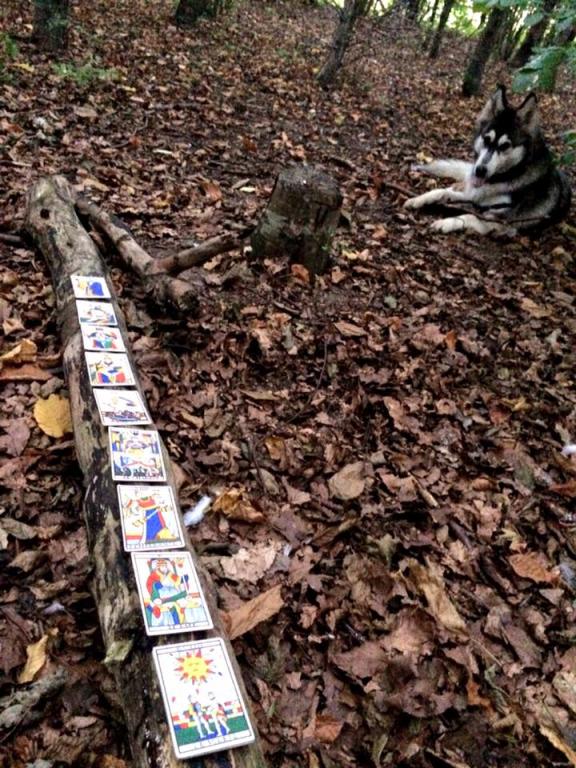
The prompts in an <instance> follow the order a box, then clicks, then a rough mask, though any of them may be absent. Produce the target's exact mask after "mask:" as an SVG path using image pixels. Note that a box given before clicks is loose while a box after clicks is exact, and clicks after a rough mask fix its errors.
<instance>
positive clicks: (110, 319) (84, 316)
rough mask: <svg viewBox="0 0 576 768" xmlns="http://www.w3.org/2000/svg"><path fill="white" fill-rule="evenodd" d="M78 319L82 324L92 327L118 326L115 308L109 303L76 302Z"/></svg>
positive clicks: (83, 300) (79, 300) (82, 300)
mask: <svg viewBox="0 0 576 768" xmlns="http://www.w3.org/2000/svg"><path fill="white" fill-rule="evenodd" d="M76 309H77V310H78V319H79V320H80V324H81V325H82V324H83V323H89V324H90V325H118V320H116V313H115V312H114V307H113V306H112V304H111V303H110V302H109V301H86V300H85V299H78V300H77V302H76Z"/></svg>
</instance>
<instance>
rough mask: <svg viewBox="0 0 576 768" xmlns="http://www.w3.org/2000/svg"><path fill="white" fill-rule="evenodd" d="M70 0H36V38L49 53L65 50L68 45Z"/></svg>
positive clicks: (41, 47) (37, 42) (42, 48)
mask: <svg viewBox="0 0 576 768" xmlns="http://www.w3.org/2000/svg"><path fill="white" fill-rule="evenodd" d="M69 17H70V0H34V32H33V35H34V39H35V40H36V44H37V45H38V47H39V48H40V49H41V50H43V51H47V52H49V53H58V52H59V51H64V50H65V49H66V47H67V45H68V27H69V23H70V20H69Z"/></svg>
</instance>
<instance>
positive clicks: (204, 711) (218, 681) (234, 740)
mask: <svg viewBox="0 0 576 768" xmlns="http://www.w3.org/2000/svg"><path fill="white" fill-rule="evenodd" d="M153 653H154V662H155V665H156V671H157V673H158V679H159V681H160V687H161V689H162V698H163V699H164V706H165V708H166V715H167V717H168V724H169V726H170V731H171V735H172V742H173V744H174V749H175V751H176V756H177V757H178V758H180V759H183V760H184V759H186V758H190V757H196V756H198V755H205V754H208V753H209V752H218V751H220V750H223V749H232V748H233V747H239V746H241V745H242V744H249V743H250V742H251V741H254V731H253V729H252V726H251V724H250V720H249V717H248V711H247V709H246V705H245V703H244V701H243V700H242V695H241V693H240V688H239V686H238V683H237V682H236V678H235V676H234V670H233V669H232V665H231V663H230V658H229V656H228V652H227V650H226V646H225V645H224V641H223V640H222V639H221V638H219V637H215V638H210V639H209V640H195V641H193V642H189V643H180V644H177V645H161V646H157V647H156V648H154V651H153Z"/></svg>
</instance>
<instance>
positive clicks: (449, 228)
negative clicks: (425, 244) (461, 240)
mask: <svg viewBox="0 0 576 768" xmlns="http://www.w3.org/2000/svg"><path fill="white" fill-rule="evenodd" d="M430 228H431V229H433V230H434V232H442V234H443V235H449V234H450V232H462V230H463V229H464V228H465V223H464V221H462V219H460V218H457V217H452V218H450V219H438V221H433V222H432V224H430Z"/></svg>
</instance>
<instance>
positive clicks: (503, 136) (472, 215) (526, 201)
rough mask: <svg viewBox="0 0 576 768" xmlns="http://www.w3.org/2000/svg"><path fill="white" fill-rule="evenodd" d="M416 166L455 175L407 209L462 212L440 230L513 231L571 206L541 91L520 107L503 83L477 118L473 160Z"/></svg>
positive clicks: (439, 224)
mask: <svg viewBox="0 0 576 768" xmlns="http://www.w3.org/2000/svg"><path fill="white" fill-rule="evenodd" d="M414 169H415V170H418V171H422V172H424V173H428V174H430V175H432V176H438V177H440V178H449V179H454V180H456V181H457V182H459V183H458V184H454V185H453V186H451V187H447V188H446V189H433V190H431V191H430V192H425V193H424V194H423V195H419V196H418V197H413V198H411V199H410V200H407V201H406V203H405V207H406V208H423V207H424V206H427V205H442V204H447V205H450V207H451V208H452V207H455V208H457V209H461V210H462V211H463V213H462V214H460V215H455V216H451V217H450V218H446V219H439V220H438V221H435V222H434V223H433V224H432V229H434V230H436V231H438V232H444V233H448V232H460V231H468V232H476V233H478V234H480V235H487V234H490V233H493V234H497V235H508V236H513V235H515V234H517V233H518V232H519V231H527V230H537V229H540V228H543V227H545V226H548V225H550V224H554V223H557V222H558V221H560V220H561V219H562V218H564V216H566V214H567V212H568V209H569V207H570V199H571V192H570V185H569V184H568V180H567V179H566V177H565V176H564V174H562V173H560V171H558V170H557V169H556V167H555V165H554V161H553V159H552V155H551V153H550V151H549V149H548V147H547V146H546V143H545V141H544V137H543V135H542V130H541V128H540V117H539V114H538V105H537V102H536V96H535V95H534V94H533V93H531V94H530V95H528V96H527V97H526V98H525V99H524V101H523V102H522V104H521V105H520V106H519V107H518V108H514V107H512V106H511V105H510V104H509V103H508V100H507V98H506V89H505V88H504V86H498V88H497V90H496V92H495V93H494V95H493V96H492V97H491V98H490V99H489V100H488V102H487V104H486V106H485V107H484V109H483V110H482V112H481V113H480V115H479V117H478V120H477V123H476V135H475V138H474V162H473V163H467V162H463V161H460V160H436V161H434V162H431V163H428V164H427V165H419V166H415V168H414Z"/></svg>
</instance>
